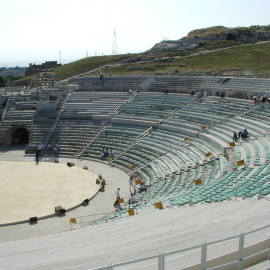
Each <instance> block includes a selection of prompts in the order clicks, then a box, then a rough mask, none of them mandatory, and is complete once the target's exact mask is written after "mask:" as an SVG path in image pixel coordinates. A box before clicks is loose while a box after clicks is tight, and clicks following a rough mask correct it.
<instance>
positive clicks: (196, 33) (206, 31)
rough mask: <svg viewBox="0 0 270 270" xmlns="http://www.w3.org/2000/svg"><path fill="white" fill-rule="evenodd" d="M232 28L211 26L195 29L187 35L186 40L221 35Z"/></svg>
mask: <svg viewBox="0 0 270 270" xmlns="http://www.w3.org/2000/svg"><path fill="white" fill-rule="evenodd" d="M231 29H232V28H228V27H224V26H213V27H208V28H202V29H196V30H193V31H191V32H189V33H188V35H187V37H188V38H195V37H205V36H209V35H216V34H221V33H223V32H226V31H229V30H231Z"/></svg>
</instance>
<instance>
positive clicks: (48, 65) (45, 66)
mask: <svg viewBox="0 0 270 270" xmlns="http://www.w3.org/2000/svg"><path fill="white" fill-rule="evenodd" d="M59 66H62V64H57V61H46V62H45V63H42V64H41V65H36V64H29V67H28V68H27V69H26V70H25V75H26V76H30V75H34V74H36V73H38V72H40V71H49V70H50V69H53V68H55V67H59Z"/></svg>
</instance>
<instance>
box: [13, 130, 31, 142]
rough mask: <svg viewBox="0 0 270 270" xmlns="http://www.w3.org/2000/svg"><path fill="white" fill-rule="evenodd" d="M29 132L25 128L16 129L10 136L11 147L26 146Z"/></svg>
mask: <svg viewBox="0 0 270 270" xmlns="http://www.w3.org/2000/svg"><path fill="white" fill-rule="evenodd" d="M28 142H29V132H28V131H27V129H25V128H17V129H15V130H14V132H13V135H12V145H20V144H28Z"/></svg>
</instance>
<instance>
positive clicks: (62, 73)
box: [54, 54, 131, 80]
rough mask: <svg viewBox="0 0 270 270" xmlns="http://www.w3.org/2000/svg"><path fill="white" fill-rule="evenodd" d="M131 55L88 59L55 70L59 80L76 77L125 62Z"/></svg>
mask: <svg viewBox="0 0 270 270" xmlns="http://www.w3.org/2000/svg"><path fill="white" fill-rule="evenodd" d="M130 56H131V55H130V54H122V55H110V56H94V57H87V58H84V59H81V60H78V61H75V62H72V63H69V64H65V65H63V66H61V67H57V68H55V69H54V73H55V75H56V79H57V80H61V79H65V78H68V77H71V76H74V75H78V74H81V73H84V72H87V71H89V70H90V69H95V68H98V67H100V66H103V65H109V64H112V63H115V62H119V61H123V60H124V59H127V58H129V57H130Z"/></svg>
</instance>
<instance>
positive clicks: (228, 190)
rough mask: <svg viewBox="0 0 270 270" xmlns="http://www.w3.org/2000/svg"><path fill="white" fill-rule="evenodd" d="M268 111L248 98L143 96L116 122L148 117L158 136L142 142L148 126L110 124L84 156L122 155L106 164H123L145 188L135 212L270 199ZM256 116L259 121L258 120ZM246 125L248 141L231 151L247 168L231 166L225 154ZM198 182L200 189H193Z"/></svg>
mask: <svg viewBox="0 0 270 270" xmlns="http://www.w3.org/2000/svg"><path fill="white" fill-rule="evenodd" d="M269 112H270V106H268V105H263V106H257V107H255V106H254V105H253V103H251V102H249V101H242V100H228V99H227V100H226V101H223V100H219V99H216V98H213V97H209V98H203V99H200V100H197V99H196V98H193V97H191V96H187V95H176V94H165V93H164V94H158V93H141V94H138V96H137V97H136V98H135V99H133V100H132V101H131V102H130V103H128V104H126V105H125V106H123V108H122V109H121V111H120V112H119V114H118V115H117V117H120V118H121V117H122V118H125V119H143V120H144V121H145V120H149V119H150V120H151V121H154V122H153V123H159V124H157V125H155V126H154V128H153V131H152V132H151V133H149V134H147V135H146V136H144V137H143V138H142V139H140V140H137V138H138V136H139V135H140V134H142V133H143V132H144V131H145V130H146V129H147V128H148V127H145V126H139V124H138V125H137V126H134V125H132V124H131V125H127V124H123V125H120V124H115V123H112V125H111V127H110V128H109V129H107V130H106V132H104V133H103V134H102V135H101V136H100V137H99V138H98V139H97V140H96V141H95V142H94V143H93V144H92V145H91V147H89V149H87V151H86V153H87V156H88V157H91V158H100V155H101V154H102V149H103V148H106V147H108V148H111V149H113V151H114V152H115V154H116V156H117V154H120V155H119V156H118V157H117V158H115V159H113V160H108V162H109V163H112V164H115V165H119V166H121V167H124V168H125V169H126V170H128V171H129V172H130V174H136V175H137V177H139V178H141V179H143V180H144V181H145V182H146V184H147V185H148V191H147V192H146V193H144V194H137V197H138V199H139V203H137V204H135V205H133V206H132V207H135V208H138V209H143V208H145V207H147V206H150V205H153V204H154V203H155V202H157V201H163V202H164V203H169V204H173V205H184V204H187V203H189V204H193V203H198V202H205V203H211V202H218V201H222V200H226V199H230V198H234V197H239V196H244V197H249V196H254V195H256V194H266V193H267V192H268V184H267V183H268V182H269V180H268V178H267V177H266V172H267V171H269V169H270V167H269V166H268V165H267V162H268V160H269V147H264V144H266V145H267V144H268V143H269V138H268V137H267V132H268V124H267V120H266V119H267V115H268V113H269ZM257 117H258V118H259V119H260V118H261V121H258V122H257V121H256V119H257ZM263 117H265V118H263ZM263 119H264V120H263ZM143 120H142V123H143ZM161 120H162V121H161ZM160 121H161V122H160ZM202 126H207V128H206V129H203V128H202ZM244 128H247V129H248V131H249V135H250V138H249V139H248V141H246V140H244V139H239V141H238V142H237V143H236V147H235V149H234V152H235V161H237V160H241V159H244V160H245V164H246V165H245V166H244V167H240V168H238V167H237V165H236V163H234V165H233V167H230V168H229V167H228V161H227V159H226V158H225V157H224V152H223V150H224V149H225V148H227V147H228V143H229V142H231V141H232V134H233V131H234V130H236V131H237V132H238V131H240V130H243V129H244ZM187 137H188V140H185V138H187ZM136 140H137V141H136ZM131 144H133V145H132V147H130V145H131ZM125 149H126V151H125ZM222 149H223V150H222ZM206 153H210V156H208V157H206ZM254 165H256V166H255V167H254ZM231 169H232V171H230V170H231ZM197 179H199V180H201V181H202V184H200V185H196V184H195V180H197ZM124 213H126V212H125V210H123V213H122V214H124ZM117 216H121V212H119V213H118V214H117Z"/></svg>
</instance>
